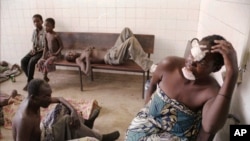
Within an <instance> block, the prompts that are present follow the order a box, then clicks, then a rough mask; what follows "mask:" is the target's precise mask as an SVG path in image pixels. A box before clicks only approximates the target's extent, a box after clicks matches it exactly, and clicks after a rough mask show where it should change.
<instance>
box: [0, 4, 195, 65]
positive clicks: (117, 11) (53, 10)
mask: <svg viewBox="0 0 250 141" xmlns="http://www.w3.org/2000/svg"><path fill="white" fill-rule="evenodd" d="M0 2H1V46H0V47H1V58H0V60H7V61H9V62H11V63H20V59H21V58H22V57H23V56H24V55H25V54H26V53H27V52H28V50H29V49H30V48H31V34H32V30H33V29H34V26H33V23H32V16H33V15H34V14H36V13H39V14H41V15H42V16H43V18H44V19H46V18H48V17H53V18H54V19H55V20H56V28H55V30H56V31H79V32H116V33H119V32H121V30H122V29H123V28H124V27H125V26H126V27H130V28H131V29H132V31H133V32H134V33H143V34H154V35H155V50H154V55H152V59H153V61H154V62H158V61H159V60H160V59H162V58H163V57H165V56H168V55H178V56H183V54H184V49H185V47H186V43H187V40H188V39H191V38H193V37H195V36H196V33H197V27H198V17H199V7H200V0H143V1H142V0H1V1H0Z"/></svg>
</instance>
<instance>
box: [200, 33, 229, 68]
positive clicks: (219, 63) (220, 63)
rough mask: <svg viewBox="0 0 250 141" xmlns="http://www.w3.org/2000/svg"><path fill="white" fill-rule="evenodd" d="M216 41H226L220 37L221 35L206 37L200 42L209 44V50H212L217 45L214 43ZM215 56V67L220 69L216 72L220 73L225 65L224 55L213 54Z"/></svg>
mask: <svg viewBox="0 0 250 141" xmlns="http://www.w3.org/2000/svg"><path fill="white" fill-rule="evenodd" d="M214 40H226V39H225V38H224V37H222V36H220V35H215V34H214V35H209V36H206V37H204V38H202V39H201V41H200V42H205V43H206V44H207V48H208V49H209V50H210V49H211V47H212V46H214V45H216V43H215V42H214ZM213 55H214V59H215V61H214V62H215V64H214V65H215V66H217V67H218V68H217V69H216V70H215V72H216V71H219V70H220V69H221V67H222V66H223V65H224V59H223V56H222V54H220V53H217V52H216V53H213Z"/></svg>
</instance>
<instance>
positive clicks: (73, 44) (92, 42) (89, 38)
mask: <svg viewBox="0 0 250 141" xmlns="http://www.w3.org/2000/svg"><path fill="white" fill-rule="evenodd" d="M58 35H59V36H60V38H61V40H62V42H63V46H64V48H63V50H62V53H63V54H65V53H66V52H68V51H76V52H79V53H80V52H81V51H82V50H83V49H85V48H87V47H89V46H94V47H96V48H102V49H109V48H111V47H112V46H113V45H114V44H115V41H116V40H117V38H118V36H119V33H91V32H58ZM135 37H136V38H137V40H138V41H139V42H140V44H141V46H142V48H143V50H144V51H145V52H146V53H147V54H148V57H149V58H150V54H152V53H153V52H154V38H155V37H154V35H146V34H135ZM55 65H56V66H64V67H74V68H77V69H78V70H79V76H80V85H81V91H83V82H82V71H81V69H80V67H79V66H78V65H77V64H76V63H74V62H73V63H72V62H68V61H66V60H65V59H63V60H60V61H57V62H55ZM97 69H102V70H113V71H123V72H133V73H141V74H142V97H143V96H144V84H145V77H146V76H145V75H146V74H147V78H149V72H145V71H143V70H142V69H141V68H140V67H139V66H138V65H137V64H136V63H135V62H134V61H132V60H129V61H127V62H125V63H124V64H121V65H107V64H91V71H92V72H91V80H93V79H94V76H93V74H94V70H97Z"/></svg>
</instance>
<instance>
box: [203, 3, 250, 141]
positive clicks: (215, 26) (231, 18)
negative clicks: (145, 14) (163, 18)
mask: <svg viewBox="0 0 250 141" xmlns="http://www.w3.org/2000/svg"><path fill="white" fill-rule="evenodd" d="M210 34H219V35H222V36H224V37H225V38H226V39H227V40H228V41H230V42H231V43H232V44H233V46H234V47H235V49H236V51H237V55H238V62H239V65H240V64H241V62H242V56H243V55H244V54H243V52H246V48H247V47H249V48H250V1H249V0H201V8H200V18H199V24H198V37H200V38H201V37H203V36H206V35H210ZM249 65H250V63H249V61H248V68H247V70H246V72H245V73H244V74H243V82H242V84H240V85H239V86H238V87H236V91H235V94H234V97H233V99H232V104H231V110H230V112H231V113H233V114H234V115H236V116H238V117H239V118H240V120H241V122H242V124H250V120H249V119H250V113H249V112H248V110H247V109H249V107H250V103H249V99H250V95H249V91H250V89H249V84H248V83H249V82H250V75H249V74H250V73H249V69H250V67H249ZM215 76H216V78H217V79H218V80H219V81H220V82H222V80H221V76H220V73H217V75H215ZM229 123H231V122H229ZM215 140H217V141H228V140H229V126H228V124H226V126H224V128H223V129H222V130H221V132H220V133H219V134H218V135H217V137H216V139H215Z"/></svg>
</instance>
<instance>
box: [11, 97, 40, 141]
mask: <svg viewBox="0 0 250 141" xmlns="http://www.w3.org/2000/svg"><path fill="white" fill-rule="evenodd" d="M12 131H13V139H14V141H40V136H41V131H40V112H39V113H33V112H32V111H30V110H29V109H28V101H27V100H24V101H23V102H22V103H21V105H20V107H19V109H18V110H17V112H16V114H15V116H14V118H13V121H12Z"/></svg>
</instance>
